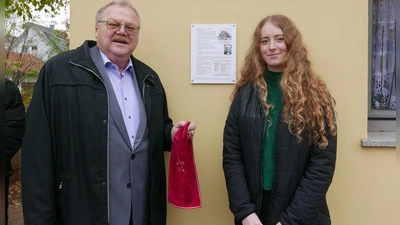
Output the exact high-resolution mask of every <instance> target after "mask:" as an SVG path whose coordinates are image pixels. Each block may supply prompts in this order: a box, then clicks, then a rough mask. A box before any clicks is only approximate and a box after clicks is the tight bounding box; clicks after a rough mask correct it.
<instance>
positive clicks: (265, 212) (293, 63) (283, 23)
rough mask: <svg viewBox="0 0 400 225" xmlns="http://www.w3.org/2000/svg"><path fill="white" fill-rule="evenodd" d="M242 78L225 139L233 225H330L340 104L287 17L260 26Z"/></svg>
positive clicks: (272, 17) (228, 119)
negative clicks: (329, 198) (329, 199)
mask: <svg viewBox="0 0 400 225" xmlns="http://www.w3.org/2000/svg"><path fill="white" fill-rule="evenodd" d="M241 75H242V77H241V79H240V80H239V82H238V83H237V85H236V88H235V90H234V91H233V94H232V99H233V101H232V105H231V107H230V111H229V114H228V117H227V120H226V124H225V129H224V138H223V144H224V145H223V169H224V173H225V179H226V186H227V189H228V196H229V207H230V209H231V211H232V213H233V214H234V217H235V224H236V225H238V224H243V225H255V224H264V225H266V224H271V225H275V224H283V225H289V224H290V225H295V224H312V225H314V224H331V220H330V216H329V210H328V206H327V202H326V193H327V191H328V188H329V186H330V184H331V182H332V177H333V174H334V170H335V162H336V143H337V130H336V129H337V128H336V120H335V116H336V113H335V110H334V105H335V100H334V99H333V97H332V96H331V95H330V94H329V91H328V88H327V86H326V84H325V83H324V82H323V81H322V80H321V78H319V77H318V76H317V75H316V74H315V72H314V71H313V70H312V68H311V62H310V60H309V59H308V57H307V49H306V48H305V46H304V44H303V42H302V37H301V33H300V31H299V30H298V29H297V28H296V26H295V25H294V23H293V22H292V21H291V20H290V19H289V18H287V17H286V16H283V15H272V16H268V17H266V18H264V19H262V20H261V21H260V23H259V24H258V26H257V28H256V30H255V31H254V34H253V42H252V45H251V47H250V49H249V51H248V54H247V56H246V58H245V62H244V67H243V69H242V72H241Z"/></svg>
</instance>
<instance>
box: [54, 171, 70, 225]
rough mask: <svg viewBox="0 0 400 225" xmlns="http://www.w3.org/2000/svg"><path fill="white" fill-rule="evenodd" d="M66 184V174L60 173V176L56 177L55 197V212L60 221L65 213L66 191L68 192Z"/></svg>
mask: <svg viewBox="0 0 400 225" xmlns="http://www.w3.org/2000/svg"><path fill="white" fill-rule="evenodd" d="M67 184H68V176H67V175H65V174H61V176H60V178H59V179H58V184H57V198H56V205H57V214H58V217H59V220H60V221H62V218H65V214H66V207H67V193H68V192H67V188H66V187H67Z"/></svg>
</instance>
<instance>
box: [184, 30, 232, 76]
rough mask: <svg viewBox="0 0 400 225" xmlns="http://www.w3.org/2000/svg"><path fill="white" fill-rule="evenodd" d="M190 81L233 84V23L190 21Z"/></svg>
mask: <svg viewBox="0 0 400 225" xmlns="http://www.w3.org/2000/svg"><path fill="white" fill-rule="evenodd" d="M191 26H192V30H191V76H190V80H191V83H193V84H212V83H217V84H235V83H236V24H192V25H191Z"/></svg>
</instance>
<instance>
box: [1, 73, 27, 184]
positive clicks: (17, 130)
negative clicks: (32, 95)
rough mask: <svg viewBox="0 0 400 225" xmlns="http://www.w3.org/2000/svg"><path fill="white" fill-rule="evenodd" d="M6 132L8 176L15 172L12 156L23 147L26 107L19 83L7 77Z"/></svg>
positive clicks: (5, 101)
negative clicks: (16, 83)
mask: <svg viewBox="0 0 400 225" xmlns="http://www.w3.org/2000/svg"><path fill="white" fill-rule="evenodd" d="M4 88H5V89H4V103H5V111H4V124H5V127H4V133H5V147H4V151H5V154H4V156H5V157H4V158H5V170H6V171H5V172H6V177H9V176H11V175H12V173H13V169H12V166H11V158H12V157H13V156H14V155H15V154H16V153H17V152H18V150H19V149H20V147H21V143H22V138H23V137H24V132H25V107H24V103H23V101H22V97H21V93H20V92H19V89H18V87H17V85H15V84H14V83H13V82H12V81H10V80H9V79H7V78H5V83H4Z"/></svg>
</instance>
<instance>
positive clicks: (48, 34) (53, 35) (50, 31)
mask: <svg viewBox="0 0 400 225" xmlns="http://www.w3.org/2000/svg"><path fill="white" fill-rule="evenodd" d="M27 24H29V25H30V26H31V28H34V29H36V30H37V32H41V33H43V34H44V37H45V38H46V39H47V41H48V42H50V41H51V40H54V39H56V40H57V42H56V45H57V47H58V48H59V50H61V51H65V50H66V49H65V46H66V41H65V40H64V39H63V38H61V37H60V36H59V35H58V33H57V32H55V30H54V28H50V27H45V26H42V25H39V24H36V23H32V22H27Z"/></svg>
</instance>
